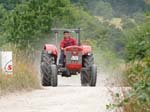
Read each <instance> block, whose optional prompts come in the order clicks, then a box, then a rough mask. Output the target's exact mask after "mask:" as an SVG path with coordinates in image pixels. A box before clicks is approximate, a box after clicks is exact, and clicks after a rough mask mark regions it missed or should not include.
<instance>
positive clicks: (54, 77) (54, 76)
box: [50, 65, 58, 87]
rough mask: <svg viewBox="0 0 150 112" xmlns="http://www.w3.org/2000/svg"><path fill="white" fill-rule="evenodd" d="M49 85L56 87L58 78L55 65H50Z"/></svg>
mask: <svg viewBox="0 0 150 112" xmlns="http://www.w3.org/2000/svg"><path fill="white" fill-rule="evenodd" d="M50 81H51V86H53V87H56V86H57V83H58V78H57V67H56V65H51V78H50Z"/></svg>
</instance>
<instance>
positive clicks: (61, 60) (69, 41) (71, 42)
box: [59, 31, 77, 65]
mask: <svg viewBox="0 0 150 112" xmlns="http://www.w3.org/2000/svg"><path fill="white" fill-rule="evenodd" d="M73 45H77V40H76V39H75V38H74V37H71V36H70V34H69V31H64V38H63V40H62V41H61V42H60V49H61V54H60V58H59V64H60V65H64V57H65V55H64V48H66V47H68V46H73Z"/></svg>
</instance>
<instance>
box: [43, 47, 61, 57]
mask: <svg viewBox="0 0 150 112" xmlns="http://www.w3.org/2000/svg"><path fill="white" fill-rule="evenodd" d="M44 50H45V51H46V52H50V53H51V54H53V55H55V56H57V55H58V51H57V48H56V46H55V45H52V44H45V45H44Z"/></svg>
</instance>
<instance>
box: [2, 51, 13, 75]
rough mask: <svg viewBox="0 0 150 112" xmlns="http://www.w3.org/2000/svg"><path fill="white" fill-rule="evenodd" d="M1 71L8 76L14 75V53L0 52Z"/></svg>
mask: <svg viewBox="0 0 150 112" xmlns="http://www.w3.org/2000/svg"><path fill="white" fill-rule="evenodd" d="M0 69H1V71H2V72H3V73H4V74H6V75H10V74H13V67H12V51H1V52H0Z"/></svg>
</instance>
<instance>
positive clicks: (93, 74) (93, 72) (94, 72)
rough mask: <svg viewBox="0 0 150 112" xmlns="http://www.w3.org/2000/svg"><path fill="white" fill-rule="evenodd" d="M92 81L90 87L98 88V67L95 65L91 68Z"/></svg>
mask: <svg viewBox="0 0 150 112" xmlns="http://www.w3.org/2000/svg"><path fill="white" fill-rule="evenodd" d="M90 74H91V75H90V80H89V86H96V80H97V66H96V65H95V64H93V65H92V66H91V68H90Z"/></svg>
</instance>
